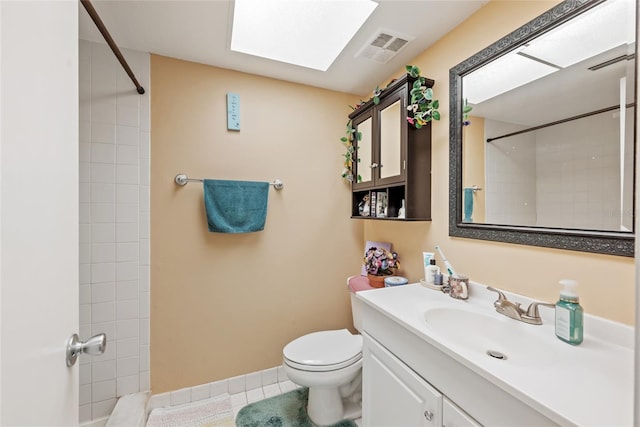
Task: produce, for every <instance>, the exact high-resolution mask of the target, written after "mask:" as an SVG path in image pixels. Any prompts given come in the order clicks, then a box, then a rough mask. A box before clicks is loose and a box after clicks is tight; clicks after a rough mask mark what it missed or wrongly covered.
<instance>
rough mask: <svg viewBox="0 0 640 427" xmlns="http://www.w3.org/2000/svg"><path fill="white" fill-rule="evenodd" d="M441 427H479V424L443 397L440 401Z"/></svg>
mask: <svg viewBox="0 0 640 427" xmlns="http://www.w3.org/2000/svg"><path fill="white" fill-rule="evenodd" d="M442 427H480V424H478V423H477V422H476V421H475V420H474V419H473V418H471V417H470V416H469V414H467V413H466V412H464V411H463V410H462V409H460V408H458V407H457V406H456V405H455V404H454V403H453V402H452V401H450V400H449V399H447V398H446V397H445V398H443V400H442Z"/></svg>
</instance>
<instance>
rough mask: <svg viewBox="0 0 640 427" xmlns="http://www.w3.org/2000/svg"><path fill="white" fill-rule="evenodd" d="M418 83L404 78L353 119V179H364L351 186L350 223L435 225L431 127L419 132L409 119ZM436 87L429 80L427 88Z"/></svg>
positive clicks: (357, 113)
mask: <svg viewBox="0 0 640 427" xmlns="http://www.w3.org/2000/svg"><path fill="white" fill-rule="evenodd" d="M415 80H416V79H415V78H413V77H411V76H410V75H408V74H406V75H404V76H403V77H402V78H400V79H398V80H396V81H395V82H394V83H392V84H391V85H390V86H389V87H387V88H386V89H385V90H384V91H383V92H382V94H381V95H380V102H379V103H378V104H374V103H373V101H371V100H370V101H368V102H367V103H365V104H364V105H362V106H361V107H360V108H358V109H357V110H355V111H354V112H352V113H351V114H350V115H349V118H350V119H351V120H352V123H353V127H354V128H355V129H356V132H358V135H359V136H360V137H359V138H356V141H355V156H354V175H355V176H356V177H361V179H360V180H356V181H354V182H353V183H352V204H351V217H352V218H358V219H384V220H392V219H393V220H402V221H430V220H431V122H429V123H427V124H426V125H424V126H423V127H422V128H420V129H416V128H414V127H413V126H412V125H410V124H409V123H408V122H407V120H406V117H407V105H408V104H409V99H410V98H409V93H410V92H411V88H412V87H413V83H414V81H415ZM433 84H434V81H433V80H429V79H426V85H427V86H428V87H432V86H433ZM367 199H368V201H369V205H368V209H366V205H365V201H366V200H367ZM374 199H375V200H374ZM403 201H404V210H405V214H404V218H399V217H398V214H399V212H400V208H401V206H402V203H403ZM363 206H364V207H365V209H364V212H365V214H364V215H363Z"/></svg>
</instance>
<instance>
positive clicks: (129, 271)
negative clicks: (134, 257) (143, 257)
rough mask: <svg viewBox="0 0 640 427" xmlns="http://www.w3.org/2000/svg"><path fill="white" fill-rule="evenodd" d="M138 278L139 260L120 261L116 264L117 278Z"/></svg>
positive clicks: (119, 279)
mask: <svg viewBox="0 0 640 427" xmlns="http://www.w3.org/2000/svg"><path fill="white" fill-rule="evenodd" d="M137 278H138V263H137V262H119V263H117V265H116V279H117V280H118V281H121V280H127V281H128V280H136V279H137Z"/></svg>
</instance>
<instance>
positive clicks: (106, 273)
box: [91, 262, 116, 283]
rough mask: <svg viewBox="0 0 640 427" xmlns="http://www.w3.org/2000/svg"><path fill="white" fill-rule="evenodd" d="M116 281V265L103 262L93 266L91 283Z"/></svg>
mask: <svg viewBox="0 0 640 427" xmlns="http://www.w3.org/2000/svg"><path fill="white" fill-rule="evenodd" d="M115 279H116V264H115V263H113V262H102V263H95V264H91V283H106V282H114V281H115Z"/></svg>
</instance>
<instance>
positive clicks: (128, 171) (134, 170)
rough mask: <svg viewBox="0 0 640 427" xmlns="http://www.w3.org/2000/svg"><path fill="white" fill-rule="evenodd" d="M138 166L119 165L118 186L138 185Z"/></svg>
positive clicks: (117, 171) (117, 170)
mask: <svg viewBox="0 0 640 427" xmlns="http://www.w3.org/2000/svg"><path fill="white" fill-rule="evenodd" d="M138 178H139V172H138V165H121V164H119V165H117V167H116V183H118V184H136V185H137V184H138Z"/></svg>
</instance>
